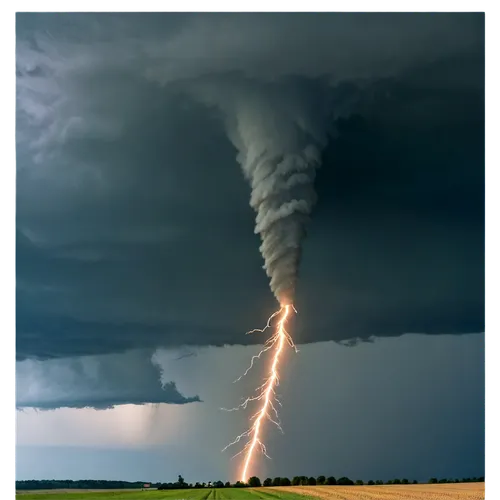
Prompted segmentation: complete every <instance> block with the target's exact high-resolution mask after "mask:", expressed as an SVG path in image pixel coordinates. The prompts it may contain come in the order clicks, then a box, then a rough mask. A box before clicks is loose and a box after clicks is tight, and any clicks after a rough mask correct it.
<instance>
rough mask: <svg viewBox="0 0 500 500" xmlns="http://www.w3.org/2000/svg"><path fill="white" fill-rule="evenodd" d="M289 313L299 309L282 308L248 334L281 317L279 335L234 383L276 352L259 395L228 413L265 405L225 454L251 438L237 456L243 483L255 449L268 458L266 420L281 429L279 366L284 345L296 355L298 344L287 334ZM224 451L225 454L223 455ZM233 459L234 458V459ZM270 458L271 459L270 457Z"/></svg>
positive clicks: (278, 326) (271, 338)
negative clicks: (264, 438) (264, 436)
mask: <svg viewBox="0 0 500 500" xmlns="http://www.w3.org/2000/svg"><path fill="white" fill-rule="evenodd" d="M290 309H293V310H294V311H295V312H297V311H296V309H295V308H294V307H293V305H284V306H281V308H280V309H279V311H276V312H275V313H274V314H273V315H271V317H270V318H269V320H268V322H267V325H266V326H265V327H264V328H263V329H255V330H251V331H250V332H248V334H251V333H255V332H264V331H266V330H267V329H268V328H270V327H271V321H272V320H273V318H274V317H276V316H278V315H281V317H280V320H279V321H278V325H277V328H276V332H275V333H274V334H273V335H272V336H271V337H270V338H269V339H268V340H267V341H266V343H265V344H264V347H263V349H262V350H261V351H260V352H259V354H257V355H256V356H253V357H252V360H251V363H250V366H249V367H248V369H247V370H246V371H245V373H244V374H243V375H242V376H241V377H239V378H238V379H237V380H235V382H237V381H238V380H240V379H241V378H242V377H244V376H245V375H246V374H247V373H248V372H249V371H250V370H251V368H252V367H253V363H254V361H255V360H256V359H260V356H261V355H262V354H263V353H264V352H266V351H269V350H270V349H272V348H274V356H273V362H272V364H271V371H270V375H269V376H268V377H267V378H266V379H265V381H264V383H263V384H262V385H261V386H260V387H258V388H257V389H256V392H257V395H256V396H253V397H248V398H247V399H246V400H245V401H244V402H243V403H242V404H241V405H239V406H238V407H236V408H232V409H231V410H228V411H234V410H239V409H240V408H244V409H245V408H246V407H247V405H248V403H250V402H252V401H262V406H261V408H260V410H259V411H258V412H257V413H255V414H254V415H253V416H252V417H251V418H250V421H252V420H254V423H253V424H252V425H251V427H250V428H249V429H248V430H246V431H245V432H244V433H242V434H240V435H239V436H238V437H237V438H236V439H235V440H234V441H233V442H232V443H229V444H228V445H227V446H226V447H225V448H224V450H226V449H227V448H229V447H230V446H232V445H233V444H236V443H238V442H239V441H240V440H241V439H242V438H243V437H248V438H249V439H248V442H247V444H246V445H245V447H244V448H243V450H242V451H240V452H239V453H237V454H236V455H235V456H238V455H239V454H241V453H245V461H244V464H243V470H242V473H241V481H242V482H246V481H247V479H248V468H249V466H250V464H251V463H252V457H253V453H254V451H255V448H256V446H257V445H258V446H259V448H260V450H261V451H262V453H263V454H264V455H265V456H266V457H267V456H268V455H267V451H266V447H265V445H264V443H263V442H262V441H261V439H260V431H261V426H262V420H263V419H264V418H267V419H268V420H270V421H271V422H272V423H274V424H275V425H276V426H277V427H278V429H280V430H281V431H282V429H281V425H280V422H279V418H278V412H277V410H276V407H275V406H274V404H273V403H274V402H277V403H278V404H280V405H281V403H280V402H279V400H278V399H277V398H276V395H275V390H274V389H275V387H276V386H277V385H279V377H278V365H279V362H280V355H281V352H282V350H283V347H284V345H285V342H287V343H288V344H289V345H290V346H291V347H293V348H294V349H295V351H296V352H297V348H296V347H295V344H294V343H293V340H292V338H291V337H290V335H289V334H288V332H287V331H286V328H285V324H286V321H287V318H288V315H289V313H290ZM271 411H272V413H273V414H274V418H273V417H272V416H271V413H270V412H271ZM224 450H222V451H224ZM233 458H234V457H233ZM268 458H269V457H268Z"/></svg>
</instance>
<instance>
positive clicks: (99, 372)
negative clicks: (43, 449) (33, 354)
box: [16, 350, 200, 410]
mask: <svg viewBox="0 0 500 500" xmlns="http://www.w3.org/2000/svg"><path fill="white" fill-rule="evenodd" d="M162 372H163V370H162V368H161V367H160V366H159V365H158V363H157V362H155V360H154V358H153V353H152V352H150V351H147V350H146V351H144V350H137V351H129V352H127V353H124V354H118V355H116V354H108V355H102V356H82V357H78V358H65V359H52V360H48V361H37V360H31V359H27V360H25V361H22V362H20V363H18V366H17V374H16V378H17V380H16V389H17V407H18V409H22V408H36V409H39V410H53V409H55V408H94V409H96V410H105V409H109V408H113V407H114V406H116V405H126V404H133V405H142V404H145V403H170V404H186V403H193V402H200V398H199V397H198V396H193V397H184V396H183V395H182V394H180V392H179V391H178V390H177V387H176V385H175V382H172V381H168V380H166V381H164V382H163V383H162V380H161V379H162Z"/></svg>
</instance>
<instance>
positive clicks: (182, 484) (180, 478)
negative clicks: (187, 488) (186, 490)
mask: <svg viewBox="0 0 500 500" xmlns="http://www.w3.org/2000/svg"><path fill="white" fill-rule="evenodd" d="M177 484H178V485H179V486H180V487H181V488H183V487H184V485H185V484H186V482H185V481H184V478H183V477H182V476H181V475H180V474H179V477H178V478H177Z"/></svg>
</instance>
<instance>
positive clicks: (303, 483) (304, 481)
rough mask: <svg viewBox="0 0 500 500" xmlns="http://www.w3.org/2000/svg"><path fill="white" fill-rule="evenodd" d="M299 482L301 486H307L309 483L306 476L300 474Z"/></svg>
mask: <svg viewBox="0 0 500 500" xmlns="http://www.w3.org/2000/svg"><path fill="white" fill-rule="evenodd" d="M300 484H301V486H307V485H308V484H309V481H308V479H307V476H300Z"/></svg>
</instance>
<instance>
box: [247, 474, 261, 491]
mask: <svg viewBox="0 0 500 500" xmlns="http://www.w3.org/2000/svg"><path fill="white" fill-rule="evenodd" d="M248 486H250V488H260V487H261V486H262V484H261V482H260V479H259V478H258V477H257V476H252V477H251V478H250V479H249V480H248Z"/></svg>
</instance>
